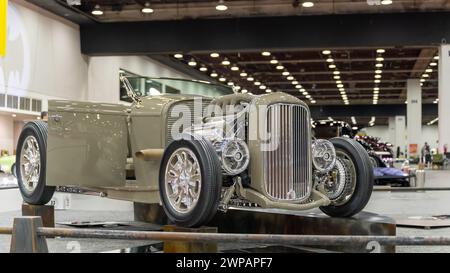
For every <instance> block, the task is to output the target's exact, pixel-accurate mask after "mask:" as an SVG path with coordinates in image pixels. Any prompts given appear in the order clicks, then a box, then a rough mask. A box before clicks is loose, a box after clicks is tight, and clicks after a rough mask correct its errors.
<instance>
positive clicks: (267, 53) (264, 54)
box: [261, 51, 270, 56]
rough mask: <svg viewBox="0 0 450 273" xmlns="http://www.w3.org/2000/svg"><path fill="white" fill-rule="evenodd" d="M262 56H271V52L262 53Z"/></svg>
mask: <svg viewBox="0 0 450 273" xmlns="http://www.w3.org/2000/svg"><path fill="white" fill-rule="evenodd" d="M261 55H263V56H270V52H269V51H263V52H261Z"/></svg>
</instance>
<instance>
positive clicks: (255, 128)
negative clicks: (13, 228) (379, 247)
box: [16, 75, 373, 227]
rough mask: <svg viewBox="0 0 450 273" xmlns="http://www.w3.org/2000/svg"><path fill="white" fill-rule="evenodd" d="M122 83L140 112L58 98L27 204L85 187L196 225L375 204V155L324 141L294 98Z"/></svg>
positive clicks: (24, 138) (33, 130)
mask: <svg viewBox="0 0 450 273" xmlns="http://www.w3.org/2000/svg"><path fill="white" fill-rule="evenodd" d="M120 79H121V82H122V88H124V90H126V94H127V96H128V97H129V98H130V100H131V103H130V104H127V105H124V104H106V103H93V102H77V101H49V119H48V123H45V122H43V121H33V122H29V123H28V124H26V125H25V127H24V128H23V130H22V133H21V135H20V138H19V141H18V147H17V151H18V152H17V159H16V162H17V165H16V166H17V167H16V168H17V178H18V182H19V187H20V191H21V193H22V196H23V198H24V200H25V201H26V202H28V203H31V204H45V203H47V202H48V201H49V200H50V199H51V197H52V195H53V193H54V191H55V187H56V186H71V187H78V188H82V189H88V190H95V191H99V192H102V193H103V194H104V195H105V196H106V197H109V198H113V199H121V200H129V201H133V202H143V203H160V204H162V206H163V208H164V210H165V212H166V214H167V216H168V218H169V219H170V220H171V221H172V222H173V223H174V224H177V225H181V226H187V227H194V226H200V225H202V224H205V223H207V222H208V221H209V220H210V219H211V218H212V217H213V216H214V215H215V214H216V212H217V211H218V210H222V211H226V210H227V208H228V207H229V206H230V205H237V206H238V205H239V204H242V203H243V202H247V203H254V204H256V205H258V206H260V207H263V208H279V209H288V210H306V209H311V208H316V207H320V209H321V210H322V211H323V212H324V213H326V214H328V215H330V216H337V217H349V216H352V215H354V214H356V213H358V212H359V211H361V210H362V209H363V208H364V207H365V205H366V204H367V202H368V200H369V198H370V195H371V192H372V187H373V170H372V166H371V164H370V159H369V156H368V154H367V152H366V151H365V150H364V149H363V148H362V147H361V145H360V144H358V143H357V142H356V141H354V140H352V139H349V138H342V137H336V138H332V139H330V140H324V139H314V138H313V136H312V132H311V117H310V111H309V108H308V106H307V105H306V104H305V103H304V102H303V101H301V100H300V99H298V98H296V97H294V96H291V95H288V94H285V93H282V92H276V93H268V94H264V95H258V96H256V95H251V94H243V93H234V92H233V91H232V90H231V89H228V88H227V87H224V86H220V88H219V87H218V86H216V85H213V84H210V83H206V82H199V81H197V82H187V81H182V83H183V84H181V85H179V86H178V87H176V88H175V87H174V86H175V83H174V84H167V86H166V85H164V84H163V85H162V87H161V86H159V87H158V86H156V85H153V86H152V87H150V88H147V87H146V88H145V89H143V92H141V91H140V92H139V93H136V92H135V90H136V89H137V88H136V87H135V86H133V85H132V84H131V83H130V82H133V83H141V84H144V85H145V84H146V83H148V82H150V83H151V84H153V82H154V81H155V80H154V79H146V78H142V79H137V80H136V79H130V78H128V77H125V76H123V75H122V76H121V77H120ZM161 81H163V80H160V82H161ZM188 83H189V87H186V85H187V84H188ZM192 84H194V85H195V86H192ZM183 86H185V88H184V87H183ZM160 87H161V88H160ZM211 90H213V91H211ZM204 94H206V95H207V96H202V95H204Z"/></svg>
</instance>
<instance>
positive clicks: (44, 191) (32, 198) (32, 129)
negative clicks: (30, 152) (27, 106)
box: [16, 121, 55, 205]
mask: <svg viewBox="0 0 450 273" xmlns="http://www.w3.org/2000/svg"><path fill="white" fill-rule="evenodd" d="M47 135H48V127H47V123H45V122H43V121H32V122H28V123H27V124H25V126H24V127H23V129H22V132H21V133H20V136H19V140H18V143H17V155H16V177H17V182H18V184H19V189H20V193H21V194H22V198H23V200H24V201H25V202H27V203H29V204H32V205H45V204H47V203H48V202H49V201H50V200H51V199H52V197H53V194H54V192H55V187H50V186H47V185H46V176H45V174H46V168H47V165H46V163H47ZM29 136H33V137H34V138H35V139H36V142H37V145H38V147H39V155H40V168H39V179H38V182H37V186H36V187H35V189H34V190H33V191H29V190H27V189H26V186H25V185H24V179H23V177H22V171H21V167H20V166H21V165H22V163H21V153H22V147H23V146H24V145H25V140H26V139H27V137H29Z"/></svg>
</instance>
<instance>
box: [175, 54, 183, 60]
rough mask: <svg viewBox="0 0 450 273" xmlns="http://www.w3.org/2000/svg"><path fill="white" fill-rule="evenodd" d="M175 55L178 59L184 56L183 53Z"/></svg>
mask: <svg viewBox="0 0 450 273" xmlns="http://www.w3.org/2000/svg"><path fill="white" fill-rule="evenodd" d="M173 56H174V57H175V58H177V59H181V58H183V54H181V53H177V54H174V55H173Z"/></svg>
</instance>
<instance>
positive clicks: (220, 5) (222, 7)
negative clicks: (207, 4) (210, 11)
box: [216, 0, 228, 11]
mask: <svg viewBox="0 0 450 273" xmlns="http://www.w3.org/2000/svg"><path fill="white" fill-rule="evenodd" d="M227 9H228V7H227V5H225V3H224V1H223V0H219V3H218V4H217V6H216V10H218V11H225V10H227Z"/></svg>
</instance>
